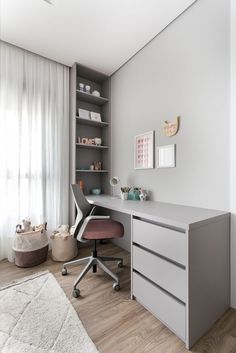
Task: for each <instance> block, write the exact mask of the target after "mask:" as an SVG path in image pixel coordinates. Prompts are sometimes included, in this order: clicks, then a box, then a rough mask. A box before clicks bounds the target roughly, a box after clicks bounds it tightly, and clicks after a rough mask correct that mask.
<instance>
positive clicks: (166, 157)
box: [156, 144, 176, 168]
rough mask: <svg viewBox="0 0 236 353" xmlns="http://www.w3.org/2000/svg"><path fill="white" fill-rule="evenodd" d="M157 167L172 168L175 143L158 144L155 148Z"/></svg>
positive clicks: (174, 161) (174, 156) (173, 165)
mask: <svg viewBox="0 0 236 353" xmlns="http://www.w3.org/2000/svg"><path fill="white" fill-rule="evenodd" d="M156 150H157V151H156V165H157V168H174V167H175V166H176V145H175V144H173V145H166V146H159V147H157V148H156Z"/></svg>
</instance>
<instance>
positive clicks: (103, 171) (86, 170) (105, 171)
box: [76, 169, 109, 173]
mask: <svg viewBox="0 0 236 353" xmlns="http://www.w3.org/2000/svg"><path fill="white" fill-rule="evenodd" d="M108 172H109V170H90V169H76V173H108Z"/></svg>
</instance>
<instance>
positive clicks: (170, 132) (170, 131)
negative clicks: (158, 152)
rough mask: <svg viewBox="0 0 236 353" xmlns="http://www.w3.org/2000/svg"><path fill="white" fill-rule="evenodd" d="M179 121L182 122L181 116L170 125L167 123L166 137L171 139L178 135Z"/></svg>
mask: <svg viewBox="0 0 236 353" xmlns="http://www.w3.org/2000/svg"><path fill="white" fill-rule="evenodd" d="M179 121H180V117H179V116H177V118H176V119H175V121H172V122H170V123H168V121H165V123H164V132H165V135H166V136H168V137H170V136H174V135H176V134H177V132H178V131H179Z"/></svg>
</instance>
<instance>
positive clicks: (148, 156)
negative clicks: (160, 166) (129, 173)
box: [134, 131, 154, 169]
mask: <svg viewBox="0 0 236 353" xmlns="http://www.w3.org/2000/svg"><path fill="white" fill-rule="evenodd" d="M153 150H154V131H148V132H145V133H143V134H140V135H136V136H135V138H134V168H135V169H151V168H154V151H153Z"/></svg>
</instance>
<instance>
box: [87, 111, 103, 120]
mask: <svg viewBox="0 0 236 353" xmlns="http://www.w3.org/2000/svg"><path fill="white" fill-rule="evenodd" d="M90 119H91V120H93V121H102V118H101V114H100V113H96V112H90Z"/></svg>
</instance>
